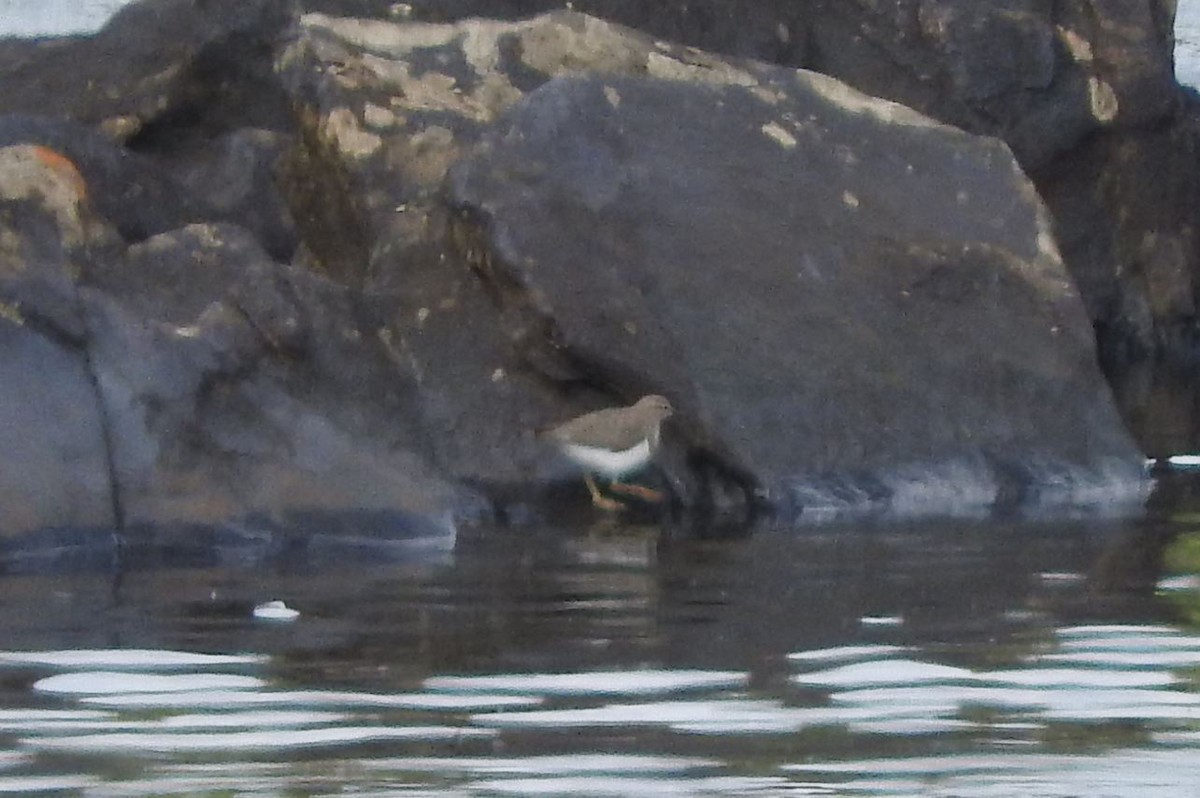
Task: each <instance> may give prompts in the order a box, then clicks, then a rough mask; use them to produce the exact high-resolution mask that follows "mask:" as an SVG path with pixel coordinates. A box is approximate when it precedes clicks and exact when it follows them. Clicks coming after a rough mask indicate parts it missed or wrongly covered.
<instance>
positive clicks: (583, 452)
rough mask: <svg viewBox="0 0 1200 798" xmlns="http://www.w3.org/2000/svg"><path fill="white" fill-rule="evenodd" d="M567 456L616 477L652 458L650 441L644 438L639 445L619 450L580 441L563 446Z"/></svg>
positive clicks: (608, 475)
mask: <svg viewBox="0 0 1200 798" xmlns="http://www.w3.org/2000/svg"><path fill="white" fill-rule="evenodd" d="M563 449H564V450H565V451H566V453H567V456H568V457H570V458H571V459H572V460H574V461H575V462H576V463H578V464H579V465H581V466H583V467H584V468H585V469H587V470H588V471H592V472H594V473H597V474H603V475H604V476H606V477H608V478H609V479H616V478H617V477H620V476H621V475H623V474H628V473H629V472H630V471H636V470H637V469H639V468H641V467H642V466H644V465H645V464H646V462H647V461H648V460H649V459H650V441H648V440H643V441H642V442H641V443H639V444H638V445H637V446H634V447H632V448H629V449H624V450H622V451H619V452H613V451H609V450H608V449H601V448H598V447H596V446H583V445H581V444H578V443H571V444H567V445H566V446H564V447H563Z"/></svg>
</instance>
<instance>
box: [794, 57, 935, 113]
mask: <svg viewBox="0 0 1200 798" xmlns="http://www.w3.org/2000/svg"><path fill="white" fill-rule="evenodd" d="M796 80H797V81H799V82H800V83H801V85H804V86H808V87H809V88H811V89H812V90H813V91H815V92H817V94H820V95H821V96H822V97H824V98H825V99H826V100H828V101H829V102H831V103H834V104H835V105H837V106H838V107H840V108H843V109H845V110H847V111H850V112H851V113H856V114H865V115H870V116H873V117H875V118H876V119H878V120H879V121H881V122H886V123H888V124H892V125H907V126H909V127H946V126H945V125H942V124H941V123H940V122H937V121H936V120H933V119H930V118H929V117H927V116H925V115H924V114H922V113H919V112H917V111H914V110H913V109H911V108H909V107H908V106H907V105H901V104H900V103H894V102H892V101H891V100H884V99H880V98H879V97H872V96H871V95H869V94H863V93H862V92H860V91H858V90H857V89H853V88H851V87H850V86H848V85H846V84H845V83H842V82H841V81H840V80H837V79H836V78H831V77H829V76H828V75H821V74H819V73H817V72H809V71H807V70H802V69H800V70H796Z"/></svg>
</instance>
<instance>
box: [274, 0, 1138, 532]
mask: <svg viewBox="0 0 1200 798" xmlns="http://www.w3.org/2000/svg"><path fill="white" fill-rule="evenodd" d="M283 63H284V65H285V71H284V75H285V80H287V81H288V85H289V86H290V87H291V90H292V91H293V92H294V93H295V94H296V96H297V97H299V98H301V99H302V100H303V101H305V103H306V107H308V108H311V109H312V110H311V112H310V115H309V116H308V119H310V120H311V124H312V129H311V133H310V135H309V136H308V137H307V138H306V140H308V141H316V142H319V146H318V147H316V148H314V150H315V151H316V152H317V155H316V156H314V157H315V158H317V159H325V160H326V161H328V162H329V163H328V164H327V165H326V167H325V168H324V169H322V170H321V171H322V172H323V173H328V174H338V175H340V176H342V177H341V179H342V180H343V181H344V182H342V183H336V182H333V181H330V182H329V183H328V184H327V185H325V186H324V188H323V189H322V191H321V192H320V193H321V196H323V197H331V198H333V199H332V202H333V204H335V205H340V206H346V205H350V204H352V202H353V200H354V199H355V198H357V200H358V202H359V207H360V209H361V212H360V214H359V216H358V217H357V218H359V219H361V220H363V222H364V225H363V226H362V227H360V228H358V230H357V231H356V235H357V236H359V237H361V238H363V239H365V240H367V241H374V242H376V243H375V244H374V246H373V248H372V257H371V259H370V260H369V261H366V263H367V264H368V265H367V268H366V270H364V271H362V272H360V273H357V274H353V275H349V276H348V279H354V280H362V281H364V282H365V283H367V284H369V285H374V286H379V287H391V286H397V288H396V290H397V293H398V294H402V295H403V296H402V297H401V298H399V299H398V302H399V304H400V306H401V307H400V310H399V312H398V313H396V314H395V316H394V317H393V318H392V319H391V320H390V322H389V324H388V325H387V331H388V335H389V336H390V337H391V338H392V339H393V340H396V341H400V342H402V344H403V348H404V350H405V351H406V352H409V353H411V355H412V357H414V358H415V360H416V362H417V363H418V364H419V371H420V373H421V375H422V381H423V385H424V387H425V388H426V389H427V390H429V389H433V390H432V391H431V393H430V394H429V395H430V396H431V398H435V400H436V406H434V405H428V404H427V405H426V418H427V425H428V426H429V427H430V428H431V429H434V430H436V434H435V435H434V436H433V445H434V447H435V451H436V457H437V461H438V462H439V463H440V464H441V465H442V466H443V467H445V468H446V469H448V470H449V471H451V472H452V473H455V474H458V475H459V476H460V477H462V478H471V479H476V480H481V481H490V482H520V481H529V480H533V479H537V478H538V476H539V474H540V473H541V472H540V471H539V464H538V461H537V454H536V452H535V451H534V450H531V449H529V447H528V444H527V441H526V440H525V439H524V438H523V437H522V436H521V435H520V434H513V432H512V430H517V431H524V430H527V429H528V428H529V427H531V426H534V425H535V424H536V422H537V421H538V420H539V419H538V417H537V413H538V412H539V410H540V409H541V408H542V407H544V406H545V403H546V401H547V399H546V386H547V385H553V384H559V385H562V386H567V387H570V386H576V385H583V386H589V387H591V388H594V389H600V390H604V389H606V388H607V389H608V390H610V391H611V390H616V391H618V392H620V393H624V394H628V395H636V394H640V393H644V392H648V391H649V390H651V389H653V390H655V391H662V392H665V393H667V394H668V395H670V396H672V398H673V401H674V402H675V403H676V405H677V406H679V407H681V408H682V409H683V414H682V415H683V417H684V418H685V419H687V420H686V421H685V422H684V423H683V424H682V425H680V426H682V427H683V428H684V432H685V437H686V439H687V441H688V443H687V446H686V448H687V449H688V453H689V454H690V455H691V456H692V462H693V466H694V468H693V471H694V472H701V473H704V474H706V475H707V476H709V477H711V479H712V482H715V483H718V484H720V485H721V486H722V487H721V488H720V489H719V490H718V493H719V494H720V495H722V496H725V497H728V496H730V495H736V493H737V490H739V489H740V490H742V491H743V492H744V493H755V492H762V494H763V495H766V496H768V497H769V498H770V499H771V500H772V502H773V504H775V505H776V506H780V505H783V506H786V507H788V508H790V509H793V510H799V509H802V508H807V509H810V510H811V509H813V508H814V507H822V508H827V507H842V506H847V505H862V504H867V505H876V504H877V505H882V506H888V505H892V504H894V503H897V502H900V503H908V502H913V503H914V504H918V505H920V504H922V503H926V502H928V504H929V505H930V506H933V505H956V504H960V503H962V504H973V503H978V504H988V503H990V502H992V501H994V500H996V499H997V498H998V497H1005V498H1012V497H1013V495H1015V494H1020V493H1022V492H1023V491H1026V490H1028V489H1034V490H1037V489H1038V488H1039V487H1047V486H1050V485H1054V486H1057V487H1059V488H1065V489H1066V492H1067V493H1073V492H1078V493H1088V492H1092V493H1099V492H1102V491H1103V490H1105V489H1117V490H1118V492H1120V489H1119V488H1116V486H1119V485H1124V486H1126V487H1128V486H1130V485H1136V484H1138V482H1139V475H1140V471H1141V467H1140V458H1139V456H1138V455H1137V453H1136V452H1135V450H1134V448H1133V446H1132V445H1131V444H1130V442H1129V439H1128V437H1127V435H1126V434H1125V432H1124V430H1123V428H1122V426H1121V423H1120V420H1119V419H1118V418H1117V416H1116V414H1115V412H1114V411H1113V409H1112V406H1111V403H1110V399H1109V396H1108V393H1107V388H1106V386H1105V385H1104V382H1103V380H1102V379H1101V378H1100V376H1099V373H1098V371H1097V369H1096V366H1095V363H1094V350H1093V346H1092V343H1091V342H1092V337H1091V330H1090V328H1089V326H1088V323H1087V318H1086V316H1085V315H1084V313H1083V310H1082V304H1081V303H1080V301H1079V297H1078V294H1077V292H1076V289H1075V288H1074V286H1073V285H1072V284H1071V282H1070V280H1069V277H1068V275H1067V273H1066V271H1065V270H1064V268H1063V266H1062V263H1061V261H1060V260H1059V257H1058V254H1057V252H1056V250H1055V247H1054V243H1053V235H1052V231H1051V229H1050V226H1049V219H1048V217H1047V215H1046V214H1045V211H1044V208H1043V207H1042V205H1041V203H1040V201H1039V200H1038V198H1037V196H1036V193H1035V192H1034V190H1033V188H1032V186H1031V185H1030V184H1029V183H1028V181H1027V180H1026V179H1025V177H1024V176H1023V174H1022V173H1021V172H1020V170H1019V168H1018V167H1017V164H1016V163H1015V161H1014V160H1013V158H1012V156H1011V154H1010V153H1009V151H1008V150H1007V148H1005V147H1004V146H1003V145H1001V144H999V143H998V142H996V141H995V140H991V139H984V138H977V137H973V136H969V135H965V134H963V133H961V132H959V131H956V130H954V129H951V128H948V127H944V126H941V125H938V124H937V123H935V122H933V121H932V120H930V119H928V118H926V117H922V116H920V115H918V114H915V113H913V112H911V111H909V110H908V109H905V108H903V107H901V106H898V105H895V104H892V103H887V102H880V101H876V100H873V99H871V98H868V97H866V96H864V95H861V94H858V93H857V92H854V91H853V90H850V89H848V88H847V87H845V86H844V85H842V84H839V83H837V82H835V81H832V80H830V79H828V78H823V77H820V76H816V75H812V74H808V73H797V72H795V71H792V70H785V69H772V68H769V67H766V66H764V65H761V64H754V63H751V62H738V61H733V60H728V59H718V58H714V57H712V56H707V55H705V54H703V53H698V52H696V51H688V50H685V49H682V48H677V47H671V46H668V45H662V44H660V43H656V42H654V41H653V40H651V39H649V38H647V37H642V36H638V35H636V34H632V33H630V32H628V31H625V30H623V29H620V28H616V27H614V26H611V25H609V24H606V23H603V22H601V21H599V20H596V19H593V18H589V17H585V16H582V15H578V14H572V13H569V12H561V13H557V14H551V15H547V16H544V17H540V18H537V19H536V20H532V21H529V22H525V23H517V24H513V25H499V24H496V23H474V22H468V23H462V24H460V25H457V26H452V25H442V26H397V25H392V24H388V23H382V22H367V21H349V20H342V19H334V18H329V17H324V16H320V15H311V16H308V17H306V18H305V20H304V30H303V33H302V34H301V36H300V37H299V38H298V40H297V42H296V43H295V44H294V45H293V46H292V47H291V48H290V49H289V51H288V53H287V55H286V56H285V58H284V60H283ZM330 63H336V64H338V65H340V69H339V71H338V72H337V73H336V74H334V72H333V70H331V69H330V68H329V67H328V64H330ZM430 65H437V67H438V68H437V69H432V68H431V67H430ZM580 71H584V72H587V73H588V74H589V76H587V77H580V76H578V74H577V73H578V72H580ZM554 76H559V77H554ZM358 108H361V109H362V110H361V112H359V111H356V110H355V109H358ZM664 120H670V123H669V124H664ZM384 164H387V165H391V166H393V167H394V168H395V169H396V170H397V171H398V173H399V178H400V179H394V180H392V181H390V182H384V181H382V180H381V179H380V176H381V175H383V174H387V172H386V170H385V169H384V168H382V165H384ZM447 170H449V172H450V175H451V178H450V182H449V193H450V197H449V199H450V207H451V208H453V209H454V210H455V212H456V213H455V216H454V218H448V217H447V210H446V207H447V206H446V201H445V199H444V198H443V192H444V189H443V186H444V185H445V176H444V175H445V173H446V172H447ZM340 185H349V186H351V187H353V188H352V190H351V191H350V192H348V196H346V197H345V198H338V190H339V186H340ZM414 218H415V219H416V220H418V221H413V219H414ZM329 229H330V231H331V235H330V237H331V238H332V239H334V240H336V235H335V234H336V231H337V230H340V229H343V227H342V226H339V225H336V224H332V223H331V224H330V225H329ZM447 236H448V237H449V238H450V240H451V242H452V243H453V245H454V246H453V247H452V248H451V251H450V252H449V253H447V252H445V251H442V250H441V249H440V245H441V242H442V240H443V238H445V237H447ZM330 250H331V251H334V252H342V251H345V247H344V246H339V247H330ZM314 251H317V247H315V246H314ZM462 255H465V256H466V257H467V259H468V261H469V262H470V263H471V265H472V267H473V272H470V273H469V272H466V271H465V270H463V269H461V267H460V268H457V269H456V268H454V267H453V265H452V264H453V263H454V262H455V260H456V259H457V258H456V256H462ZM329 268H330V270H331V271H337V270H338V269H339V268H340V267H338V266H335V265H333V264H331V265H330V267H329ZM401 285H402V286H403V288H402V289H401V288H399V286H401ZM481 286H482V290H481ZM448 351H452V352H454V356H453V358H450V359H447V358H446V357H445V353H446V352H448ZM464 382H466V383H470V384H473V385H475V386H476V387H475V388H474V389H472V390H470V391H466V392H464V391H462V390H458V389H456V388H455V386H461V385H462V384H464ZM1068 407H1069V408H1070V409H1068ZM531 411H532V412H533V415H534V417H533V418H530V414H531ZM1064 411H1065V412H1064ZM542 412H545V411H542ZM498 419H511V420H509V421H507V422H505V423H497V420H498ZM541 420H542V421H543V422H544V421H545V416H543V417H542V418H541ZM678 483H679V487H681V488H682V489H683V490H685V491H687V492H688V494H689V495H691V496H694V497H695V496H697V494H699V495H703V492H704V489H703V488H701V487H699V486H698V485H696V484H694V483H693V484H689V480H688V479H687V478H686V476H681V477H680V479H679V480H678ZM708 487H712V483H711V482H710V484H709V486H708Z"/></svg>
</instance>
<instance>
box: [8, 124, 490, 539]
mask: <svg viewBox="0 0 1200 798" xmlns="http://www.w3.org/2000/svg"><path fill="white" fill-rule="evenodd" d="M22 181H24V182H22ZM0 184H3V185H4V186H5V189H4V192H5V193H4V196H3V202H2V203H0V225H2V226H0V240H2V241H3V242H4V250H3V255H4V259H3V261H0V265H2V266H3V271H2V272H0V310H2V311H3V312H2V313H0V346H3V348H4V349H5V351H6V352H7V355H6V357H5V358H4V359H3V360H2V361H0V369H2V370H3V376H2V377H0V403H2V405H3V407H4V410H5V412H4V416H3V419H4V424H3V426H2V427H0V451H3V454H4V456H5V458H6V467H5V469H4V470H3V472H0V473H2V477H0V497H2V498H3V505H4V507H5V508H6V509H5V519H4V531H5V533H7V534H12V533H15V532H19V531H22V530H26V529H34V528H38V527H42V526H61V525H65V524H70V525H76V526H108V527H111V526H113V525H122V526H132V525H137V524H149V523H156V522H172V523H213V522H218V521H222V520H225V519H229V518H240V517H246V516H249V515H258V516H263V517H267V518H272V517H274V518H277V519H280V520H281V522H282V521H283V520H285V519H286V516H287V515H288V514H289V513H291V512H292V511H294V510H296V509H304V510H307V511H314V510H321V511H326V512H335V511H347V512H350V511H354V512H361V511H363V510H369V511H375V512H383V511H395V512H398V513H407V514H410V515H413V516H415V517H418V518H429V519H441V521H442V522H443V524H442V525H443V526H444V527H445V529H446V533H447V534H452V526H450V525H449V521H450V519H453V518H454V517H457V516H463V515H471V514H474V513H477V512H478V511H479V509H480V507H481V505H480V503H479V500H478V498H477V497H476V495H475V494H474V493H472V492H471V491H469V490H467V489H465V488H463V487H459V486H454V485H451V484H450V483H448V482H446V481H445V480H444V479H443V478H441V477H440V476H438V475H437V474H436V473H435V471H434V470H433V469H432V468H431V467H430V466H428V465H427V464H426V463H424V462H423V461H422V459H421V457H420V456H419V455H418V454H416V453H415V452H414V451H413V449H414V448H415V447H414V446H412V444H411V443H410V441H411V440H412V439H414V438H415V437H416V436H418V435H419V434H420V432H419V430H418V429H417V428H416V427H415V425H413V424H410V423H407V421H406V419H407V418H408V417H409V413H408V412H407V407H406V405H405V402H404V396H403V390H402V388H403V384H402V381H397V380H396V379H395V377H394V374H395V371H396V369H395V366H394V364H393V362H392V360H391V358H390V356H389V355H388V354H387V353H386V351H385V350H384V349H383V347H382V346H381V345H380V344H379V343H378V342H374V341H371V340H363V338H362V336H361V334H360V333H359V331H358V330H357V329H356V327H355V324H354V317H355V316H354V310H353V305H354V301H355V300H354V297H353V296H352V295H351V294H350V292H349V291H348V290H347V289H345V288H344V287H342V286H339V285H336V284H333V283H329V282H328V281H326V280H324V279H322V278H320V277H318V276H315V275H312V274H310V273H307V272H305V271H303V270H299V269H295V268H292V267H288V266H283V265H280V264H278V263H275V262H273V261H271V260H270V258H268V257H267V256H266V254H265V253H264V252H263V251H262V249H261V248H260V247H259V245H258V244H257V242H256V241H255V240H254V239H253V237H252V236H251V235H250V234H249V233H248V232H246V231H245V230H243V229H241V228H239V227H236V226H232V225H193V226H188V227H185V228H181V229H179V230H176V231H173V232H169V233H163V234H161V235H159V236H155V237H152V238H150V239H147V240H146V241H144V242H142V243H140V244H136V245H134V246H131V247H126V246H125V245H124V244H123V243H122V242H121V241H120V238H119V236H117V235H116V233H115V231H113V230H112V228H110V227H108V226H107V225H106V224H105V223H104V222H103V221H102V220H100V219H98V218H96V217H95V216H94V215H93V214H92V213H91V211H90V209H89V207H88V202H87V198H86V194H85V193H84V191H85V184H84V182H83V180H82V179H81V178H80V176H79V174H78V172H75V171H74V170H73V168H72V167H71V166H70V165H69V163H67V162H66V161H65V160H63V159H62V157H61V156H58V155H57V154H55V153H54V152H53V151H50V150H46V149H44V148H38V147H32V146H28V145H20V146H15V147H8V148H3V149H0ZM397 382H400V385H399V386H397ZM368 396H369V401H368V400H366V399H364V397H368Z"/></svg>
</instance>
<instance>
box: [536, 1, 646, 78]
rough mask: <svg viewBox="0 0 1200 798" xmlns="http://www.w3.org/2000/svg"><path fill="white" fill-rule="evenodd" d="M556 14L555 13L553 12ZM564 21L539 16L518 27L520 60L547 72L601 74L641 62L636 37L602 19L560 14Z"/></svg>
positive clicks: (622, 70) (621, 71)
mask: <svg viewBox="0 0 1200 798" xmlns="http://www.w3.org/2000/svg"><path fill="white" fill-rule="evenodd" d="M555 16H558V15H555ZM562 16H563V17H564V19H566V20H570V21H571V22H577V23H579V24H568V22H566V21H560V20H558V19H554V18H553V17H551V18H546V17H539V18H535V19H533V20H530V21H529V22H526V23H523V24H521V25H520V26H519V28H518V33H519V36H520V38H521V47H522V52H521V60H522V61H523V62H524V63H525V64H526V65H527V66H529V67H531V68H533V69H536V70H538V71H539V72H544V73H546V74H547V75H557V74H560V73H562V72H570V71H577V70H584V69H586V70H588V71H590V72H598V73H601V74H610V73H617V74H629V73H631V72H633V71H635V70H636V69H638V68H639V67H642V66H644V64H645V60H646V59H645V55H644V54H643V52H642V49H641V48H639V47H638V46H636V44H635V42H636V41H637V39H636V37H631V36H630V35H629V32H628V31H626V30H625V29H623V28H618V27H617V26H615V25H612V24H610V23H608V22H605V21H604V20H602V19H597V18H595V17H586V16H583V15H576V14H564V15H562Z"/></svg>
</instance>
